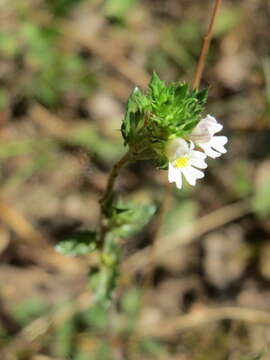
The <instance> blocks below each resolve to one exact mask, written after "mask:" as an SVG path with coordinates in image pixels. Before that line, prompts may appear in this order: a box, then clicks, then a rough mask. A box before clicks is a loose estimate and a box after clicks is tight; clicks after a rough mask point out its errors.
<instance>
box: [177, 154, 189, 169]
mask: <svg viewBox="0 0 270 360" xmlns="http://www.w3.org/2000/svg"><path fill="white" fill-rule="evenodd" d="M188 163H189V158H188V157H187V156H182V157H180V158H178V159H176V160H175V163H174V166H175V167H176V168H178V169H179V168H184V167H186V166H188Z"/></svg>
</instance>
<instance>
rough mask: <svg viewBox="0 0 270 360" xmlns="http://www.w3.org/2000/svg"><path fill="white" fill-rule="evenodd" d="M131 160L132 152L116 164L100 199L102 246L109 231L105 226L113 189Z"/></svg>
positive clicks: (100, 236) (100, 235)
mask: <svg viewBox="0 0 270 360" xmlns="http://www.w3.org/2000/svg"><path fill="white" fill-rule="evenodd" d="M130 160H131V151H130V150H129V151H128V152H127V153H126V154H125V155H124V156H123V157H122V158H121V159H120V160H119V161H118V162H117V163H116V164H114V166H113V168H112V170H111V172H110V175H109V177H108V181H107V185H106V188H105V191H104V193H103V196H102V198H101V199H100V207H101V209H100V234H99V239H100V244H103V243H104V237H105V234H106V231H107V228H106V225H105V224H104V222H105V218H106V212H107V210H108V209H107V207H108V206H109V205H108V204H109V201H110V199H111V197H112V195H113V189H114V185H115V182H116V179H117V177H118V175H119V172H120V170H121V169H122V168H123V167H124V166H125V165H126V164H127V163H128V162H129V161H130Z"/></svg>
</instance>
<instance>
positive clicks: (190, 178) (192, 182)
mask: <svg viewBox="0 0 270 360" xmlns="http://www.w3.org/2000/svg"><path fill="white" fill-rule="evenodd" d="M190 168H191V167H190V166H189V167H187V168H184V169H182V170H181V171H182V173H183V175H184V176H185V178H186V180H187V182H188V183H189V184H190V185H192V186H195V185H196V180H197V179H196V177H195V176H194V174H193V173H192V171H190Z"/></svg>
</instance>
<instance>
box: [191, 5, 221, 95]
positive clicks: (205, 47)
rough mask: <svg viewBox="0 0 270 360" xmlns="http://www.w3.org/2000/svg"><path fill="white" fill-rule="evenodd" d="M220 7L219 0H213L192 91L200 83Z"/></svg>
mask: <svg viewBox="0 0 270 360" xmlns="http://www.w3.org/2000/svg"><path fill="white" fill-rule="evenodd" d="M220 5H221V0H215V6H214V10H213V13H212V17H211V20H210V24H209V28H208V32H207V34H206V35H205V36H204V39H203V45H202V48H201V51H200V56H199V60H198V65H197V69H196V73H195V77H194V81H193V88H194V89H198V88H199V86H200V83H201V78H202V73H203V70H204V66H205V63H206V58H207V54H208V50H209V47H210V43H211V39H212V35H213V28H214V24H215V20H216V17H217V13H218V9H219V7H220Z"/></svg>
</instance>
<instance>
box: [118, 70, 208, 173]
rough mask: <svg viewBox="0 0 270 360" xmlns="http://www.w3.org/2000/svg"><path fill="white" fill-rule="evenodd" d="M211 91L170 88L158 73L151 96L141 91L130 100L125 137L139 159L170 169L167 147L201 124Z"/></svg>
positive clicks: (123, 130)
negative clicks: (168, 142) (202, 114)
mask: <svg viewBox="0 0 270 360" xmlns="http://www.w3.org/2000/svg"><path fill="white" fill-rule="evenodd" d="M207 95H208V91H207V89H204V90H190V89H189V87H188V84H185V83H183V84H175V83H172V84H169V85H166V84H165V83H164V82H163V81H162V80H161V79H160V78H159V77H158V75H157V74H156V73H155V72H154V73H153V76H152V79H151V81H150V84H149V90H148V92H145V93H144V92H142V91H141V90H139V89H138V88H137V87H136V88H135V89H134V91H133V93H132V94H131V96H130V97H129V100H128V103H127V110H126V115H125V118H124V121H123V123H122V128H121V131H122V135H123V138H124V141H125V144H126V145H128V146H129V147H130V148H131V149H132V151H133V154H134V155H135V157H136V159H154V160H156V161H157V163H158V165H159V166H160V167H162V168H163V167H164V168H166V167H167V162H168V161H167V157H166V143H167V141H168V140H170V139H173V138H176V137H185V136H187V135H188V134H189V133H190V132H191V131H192V130H193V129H194V127H195V126H196V125H197V124H198V122H199V120H200V116H201V113H202V111H203V108H204V104H205V103H206V100H207Z"/></svg>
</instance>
